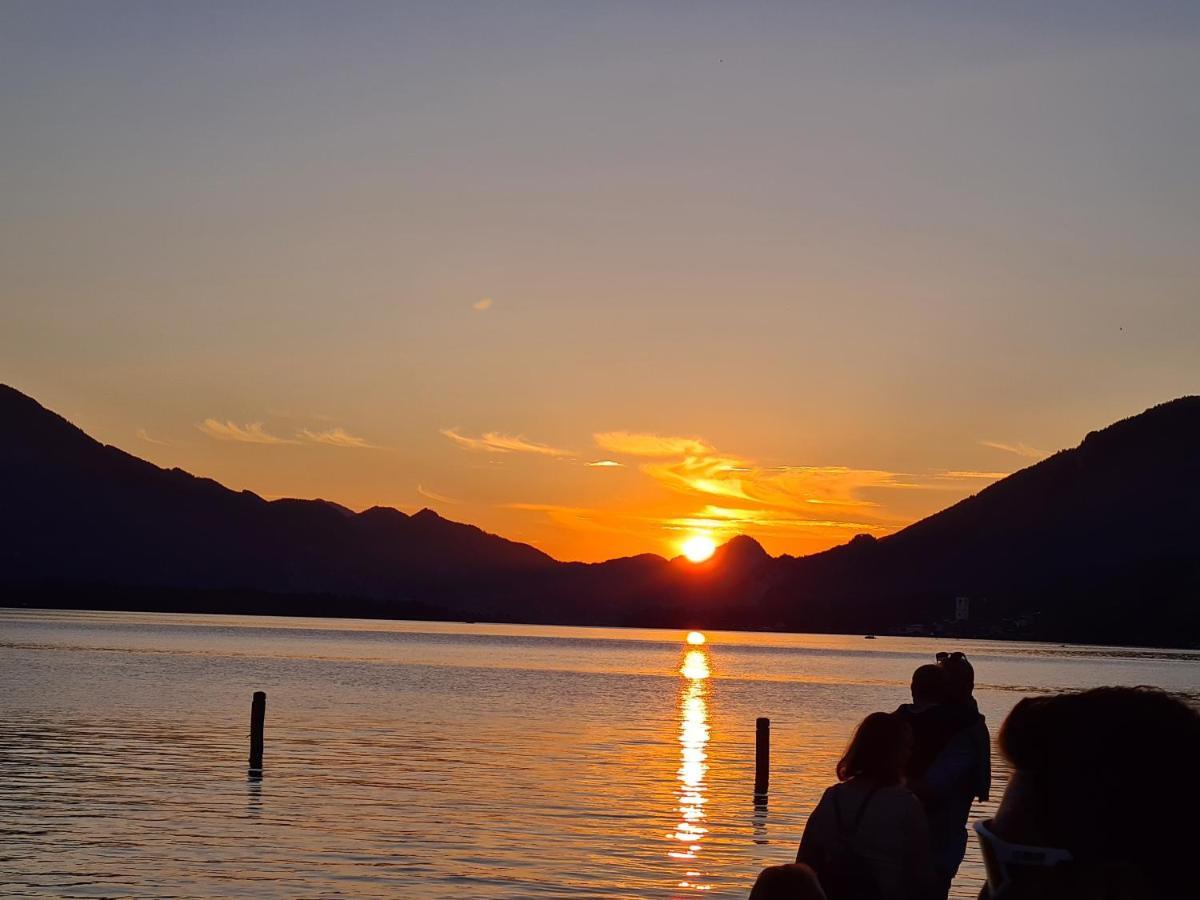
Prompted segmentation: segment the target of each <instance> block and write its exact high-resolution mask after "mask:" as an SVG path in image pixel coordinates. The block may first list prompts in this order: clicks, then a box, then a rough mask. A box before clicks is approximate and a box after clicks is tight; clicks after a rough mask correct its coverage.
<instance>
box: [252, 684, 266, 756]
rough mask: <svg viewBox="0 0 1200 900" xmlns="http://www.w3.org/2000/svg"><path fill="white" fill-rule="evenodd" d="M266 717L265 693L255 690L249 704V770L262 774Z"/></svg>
mask: <svg viewBox="0 0 1200 900" xmlns="http://www.w3.org/2000/svg"><path fill="white" fill-rule="evenodd" d="M266 718H267V693H266V691H255V692H254V702H253V703H251V704H250V772H251V774H255V773H257V774H260V775H261V774H262V767H263V765H262V753H263V723H264V722H265V721H266Z"/></svg>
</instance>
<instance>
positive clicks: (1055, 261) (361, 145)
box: [0, 0, 1200, 560]
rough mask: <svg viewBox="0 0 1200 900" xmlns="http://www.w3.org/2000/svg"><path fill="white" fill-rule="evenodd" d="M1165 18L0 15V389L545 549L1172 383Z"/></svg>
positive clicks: (849, 532)
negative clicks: (428, 510)
mask: <svg viewBox="0 0 1200 900" xmlns="http://www.w3.org/2000/svg"><path fill="white" fill-rule="evenodd" d="M1198 84H1200V6H1197V5H1196V4H1194V3H1156V2H1138V3H1104V2H1087V3H1074V2H1058V3H1053V4H1049V3H1043V2H1036V3H1035V2H1013V3H1004V4H964V3H961V2H955V3H923V2H913V3H903V4H897V3H890V2H889V3H844V2H838V3H819V2H813V3H804V4H798V3H750V2H747V3H736V4H732V3H706V2H686V3H685V2H655V3H647V2H636V3H621V2H605V3H592V4H579V3H561V2H560V3H537V2H510V3H495V2H488V3H457V2H435V3H418V2H408V3H354V2H347V3H303V2H287V3H271V2H263V3H255V4H242V3H236V4H222V3H216V2H205V3H191V4H185V3H179V2H168V3H162V2H146V3H129V2H116V0H112V2H104V3H57V2H51V0H37V2H19V0H6V2H4V3H3V4H0V122H2V123H3V127H0V198H3V199H2V201H0V381H2V382H5V383H8V384H11V385H12V386H14V387H16V388H18V389H19V390H22V391H24V392H25V393H27V394H30V395H31V396H33V397H35V398H36V399H37V400H39V401H40V402H42V403H43V404H44V405H47V406H48V407H50V408H52V409H54V410H55V411H57V412H59V413H61V414H63V415H65V416H66V417H67V418H69V419H70V420H71V421H73V422H75V423H76V424H78V425H79V426H80V427H82V428H84V429H85V430H86V431H88V432H89V433H91V434H92V435H93V436H95V437H97V438H98V439H99V440H102V441H104V442H106V443H111V444H113V445H116V446H118V447H121V448H122V449H124V450H127V451H129V452H131V453H134V454H136V455H138V456H141V457H143V458H145V459H148V460H150V461H152V462H154V463H156V464H158V465H161V466H166V467H172V466H178V467H181V468H184V469H187V470H188V471H191V472H194V473H196V474H200V475H206V476H209V477H212V478H216V479H217V480H219V481H221V482H223V483H225V484H227V485H229V486H230V487H233V488H236V489H250V490H253V491H255V492H257V493H259V494H262V495H263V496H266V497H272V498H273V497H283V496H294V497H321V498H325V499H328V500H332V501H335V502H338V503H341V504H344V505H346V506H348V507H351V508H353V509H364V508H367V507H370V506H373V505H389V506H395V507H397V508H400V509H403V510H406V511H410V512H411V511H415V510H417V509H419V508H421V507H424V506H428V507H430V508H432V509H434V510H436V511H438V512H439V513H441V514H442V515H444V516H446V517H448V518H451V519H455V520H458V521H466V522H471V523H474V524H477V525H479V526H481V527H483V528H485V529H487V530H489V531H493V532H496V533H498V534H501V535H504V536H505V537H509V538H513V539H515V540H521V541H526V542H529V543H531V544H534V545H535V546H537V547H539V548H541V549H543V550H545V551H546V552H548V553H550V554H552V555H554V556H556V557H558V558H560V559H584V560H597V559H604V558H609V557H613V556H619V555H630V554H635V553H641V552H655V553H661V554H664V555H674V554H675V553H677V552H679V551H678V547H679V544H680V542H681V541H682V540H683V539H685V538H686V537H688V536H689V535H691V534H693V533H697V532H701V533H710V534H712V535H713V536H714V537H715V538H717V539H725V538H727V537H729V536H731V535H733V534H736V533H746V534H750V535H752V536H754V537H755V538H757V539H758V540H760V541H761V542H762V543H763V545H764V546H765V547H766V548H767V550H768V551H770V552H771V553H773V554H779V553H792V554H801V553H809V552H813V551H816V550H820V549H822V548H825V547H829V546H832V545H835V544H839V543H843V542H845V541H846V540H848V539H849V538H850V537H852V536H853V535H854V534H857V533H871V534H876V535H883V534H887V533H889V532H892V531H895V530H896V529H898V528H901V527H903V526H904V525H905V524H907V523H909V522H912V521H914V520H916V519H918V518H920V517H922V516H924V515H928V514H929V513H932V512H934V511H936V510H938V509H941V508H943V507H945V506H947V505H949V504H951V503H953V502H955V501H957V500H959V499H961V498H963V497H965V496H968V495H969V494H972V493H975V492H977V491H978V490H980V489H981V488H983V487H984V486H986V485H987V484H989V483H991V482H992V481H994V480H996V479H997V478H999V477H1001V476H1002V475H1004V474H1007V473H1010V472H1013V471H1015V470H1017V469H1019V468H1021V467H1023V466H1026V465H1029V464H1031V463H1033V462H1035V461H1036V460H1038V459H1040V458H1043V457H1044V456H1046V455H1047V454H1049V453H1051V452H1053V451H1056V450H1058V449H1061V448H1063V447H1068V446H1074V445H1075V444H1077V443H1078V442H1079V441H1080V440H1081V439H1082V437H1083V436H1084V435H1085V434H1086V433H1087V432H1088V431H1090V430H1093V429H1095V428H1099V427H1102V426H1104V425H1106V424H1108V423H1110V422H1112V421H1114V420H1116V419H1119V418H1123V417H1126V416H1129V415H1133V414H1135V413H1137V412H1140V411H1141V410H1143V409H1145V408H1146V407H1148V406H1151V405H1154V404H1156V403H1159V402H1163V401H1166V400H1169V399H1172V398H1174V397H1178V396H1181V395H1184V394H1189V393H1197V392H1198V390H1200V296H1198V294H1200V253H1198V252H1197V248H1198V247H1200V177H1197V169H1196V153H1197V149H1196V148H1197V147H1200V90H1197V89H1196V86H1197V85H1198Z"/></svg>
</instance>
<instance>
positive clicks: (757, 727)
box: [754, 718, 771, 797]
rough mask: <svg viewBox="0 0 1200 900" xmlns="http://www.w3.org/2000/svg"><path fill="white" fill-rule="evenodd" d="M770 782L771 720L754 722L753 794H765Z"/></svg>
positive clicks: (759, 795) (756, 795)
mask: <svg viewBox="0 0 1200 900" xmlns="http://www.w3.org/2000/svg"><path fill="white" fill-rule="evenodd" d="M770 783H771V720H770V719H765V718H763V719H759V720H758V721H756V722H755V723H754V796H755V797H765V796H767V788H768V786H769V785H770Z"/></svg>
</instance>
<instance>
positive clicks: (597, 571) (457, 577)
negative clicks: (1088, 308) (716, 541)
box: [0, 385, 1200, 646]
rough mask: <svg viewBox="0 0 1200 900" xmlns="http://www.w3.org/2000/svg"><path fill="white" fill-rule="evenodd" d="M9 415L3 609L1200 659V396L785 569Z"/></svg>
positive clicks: (6, 411)
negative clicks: (597, 544) (273, 480)
mask: <svg viewBox="0 0 1200 900" xmlns="http://www.w3.org/2000/svg"><path fill="white" fill-rule="evenodd" d="M0 417H2V418H0V421H3V422H4V423H5V426H4V427H5V429H6V432H7V434H6V435H5V438H4V440H3V442H0V499H2V500H3V504H2V507H0V508H2V510H3V515H0V605H7V606H33V607H38V606H43V607H44V606H63V607H73V608H114V609H165V610H188V611H210V612H248V613H249V612H255V613H272V614H298V615H335V616H346V615H356V616H380V617H394V618H433V619H468V620H474V619H479V620H483V619H486V620H489V621H521V622H544V623H569V624H597V625H600V624H604V625H639V626H663V627H687V628H693V627H708V628H741V629H772V630H787V631H834V632H848V633H855V632H859V633H862V632H880V633H914V634H916V633H946V634H956V635H964V636H994V637H1004V638H1030V639H1044V640H1054V641H1082V642H1096V643H1119V644H1139V645H1145V646H1200V542H1198V540H1197V538H1198V536H1200V397H1183V398H1180V399H1178V400H1173V401H1171V402H1169V403H1164V404H1162V405H1160V406H1156V407H1153V408H1151V409H1149V410H1146V411H1145V412H1143V413H1141V414H1140V415H1137V416H1134V417H1132V418H1129V419H1125V420H1123V421H1120V422H1117V423H1116V424H1113V425H1110V426H1108V427H1107V428H1104V429H1102V430H1100V431H1096V432H1092V433H1091V434H1089V435H1087V436H1086V437H1085V438H1084V440H1083V441H1082V443H1080V445H1079V446H1078V447H1075V448H1073V449H1069V450H1063V451H1061V452H1059V453H1056V454H1055V455H1053V456H1051V457H1049V458H1048V459H1045V460H1042V461H1041V462H1039V463H1036V464H1035V465H1032V466H1030V467H1028V468H1026V469H1023V470H1021V471H1019V472H1016V473H1015V474H1013V475H1010V476H1008V477H1007V478H1004V479H1002V480H1000V481H998V482H996V483H994V484H992V485H991V486H989V487H987V488H985V489H984V490H982V491H980V492H979V493H978V494H976V495H974V496H972V497H969V498H967V499H965V500H963V501H961V502H959V503H956V504H954V505H953V506H951V507H949V508H947V509H945V510H943V511H942V512H939V513H937V514H935V515H932V516H930V517H928V518H926V519H922V520H921V521H919V522H916V523H914V524H912V525H910V526H908V527H907V528H904V529H902V530H900V531H898V532H896V533H894V534H891V535H889V536H887V537H883V538H879V539H875V538H873V537H870V536H868V535H859V536H858V537H855V538H854V539H853V540H851V541H850V542H849V543H847V544H845V545H843V546H839V547H835V548H833V549H830V550H827V551H824V552H822V553H817V554H813V555H811V556H805V557H790V556H781V557H771V556H769V555H768V554H767V553H766V552H765V551H764V550H763V548H762V547H761V546H760V545H759V544H758V543H757V542H756V541H754V540H753V539H752V538H750V537H746V536H741V537H736V538H734V539H733V540H731V541H729V542H728V543H727V544H725V545H723V546H722V547H720V548H718V550H717V552H716V553H715V554H714V555H713V557H712V558H711V559H710V560H709V561H707V562H705V563H701V564H693V563H690V562H687V561H686V560H684V559H682V558H678V559H674V560H667V559H664V558H662V557H659V556H655V555H652V554H645V555H642V556H635V557H629V558H624V559H615V560H609V561H607V562H602V563H592V564H587V563H566V562H559V561H557V560H555V559H553V558H552V557H550V556H548V555H546V554H545V553H542V552H541V551H539V550H537V549H535V548H533V547H530V546H528V545H526V544H521V543H517V542H514V541H509V540H506V539H504V538H502V537H498V536H496V535H492V534H488V533H486V532H484V531H482V530H480V529H479V528H476V527H474V526H472V525H466V524H460V523H457V522H451V521H449V520H447V519H444V518H442V517H441V516H439V515H437V514H436V513H435V512H433V511H432V510H428V509H425V510H421V511H420V512H417V513H415V514H412V515H409V514H406V513H403V512H401V511H399V510H396V509H391V508H386V507H373V508H371V509H368V510H365V511H363V512H357V513H356V512H353V511H351V510H349V509H346V508H345V507H342V506H339V505H338V504H335V503H330V502H327V501H323V500H291V499H286V500H272V501H268V500H265V499H263V498H261V497H259V496H258V495H256V494H254V493H252V492H250V491H240V492H238V491H233V490H230V489H228V488H226V487H223V486H222V485H220V484H218V483H217V482H215V481H212V480H210V479H207V478H200V477H196V476H194V475H191V474H189V473H187V472H184V471H182V470H180V469H162V468H159V467H158V466H155V465H153V464H151V463H149V462H146V461H144V460H141V459H138V458H137V457H135V456H132V455H130V454H128V453H125V452H124V451H122V450H119V449H117V448H116V447H112V446H106V445H103V444H101V443H99V442H98V441H95V440H94V439H92V438H91V437H89V436H88V435H86V434H85V433H84V432H83V431H81V430H80V429H78V428H76V427H75V426H74V425H72V424H71V423H69V422H68V421H66V420H65V419H63V418H62V417H60V416H58V415H56V414H55V413H53V412H51V411H49V410H46V409H45V408H43V407H42V406H40V405H39V404H38V403H37V402H36V401H34V400H33V399H31V398H29V397H27V396H25V395H24V394H22V393H20V392H19V391H17V390H15V389H13V388H11V387H7V386H3V385H0ZM958 598H966V600H965V603H958V602H957V600H958ZM959 612H965V614H966V616H965V618H962V617H956V613H959Z"/></svg>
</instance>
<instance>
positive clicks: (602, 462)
mask: <svg viewBox="0 0 1200 900" xmlns="http://www.w3.org/2000/svg"><path fill="white" fill-rule="evenodd" d="M588 466H590V467H591V468H593V469H622V468H624V464H623V463H619V462H617V461H616V460H615V459H598V460H596V461H595V462H590V463H588Z"/></svg>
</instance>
